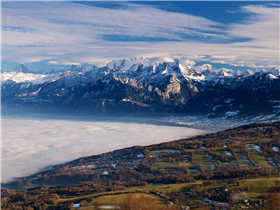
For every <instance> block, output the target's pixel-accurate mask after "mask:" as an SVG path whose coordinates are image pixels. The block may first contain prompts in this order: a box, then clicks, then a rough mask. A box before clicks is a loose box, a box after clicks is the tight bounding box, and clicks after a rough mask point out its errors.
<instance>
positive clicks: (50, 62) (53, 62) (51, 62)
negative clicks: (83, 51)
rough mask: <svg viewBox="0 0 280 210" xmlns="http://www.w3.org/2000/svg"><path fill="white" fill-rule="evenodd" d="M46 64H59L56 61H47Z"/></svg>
mask: <svg viewBox="0 0 280 210" xmlns="http://www.w3.org/2000/svg"><path fill="white" fill-rule="evenodd" d="M48 64H59V63H58V62H57V61H49V62H48Z"/></svg>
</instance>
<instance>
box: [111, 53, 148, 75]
mask: <svg viewBox="0 0 280 210" xmlns="http://www.w3.org/2000/svg"><path fill="white" fill-rule="evenodd" d="M140 65H143V66H150V65H151V61H150V60H149V59H147V58H146V57H144V56H139V57H135V58H130V59H127V58H124V59H122V60H114V61H111V62H109V63H108V64H107V67H109V68H111V69H116V70H120V71H123V72H124V71H128V70H130V68H132V67H133V70H135V69H137V67H138V66H140ZM136 66H137V67H136Z"/></svg>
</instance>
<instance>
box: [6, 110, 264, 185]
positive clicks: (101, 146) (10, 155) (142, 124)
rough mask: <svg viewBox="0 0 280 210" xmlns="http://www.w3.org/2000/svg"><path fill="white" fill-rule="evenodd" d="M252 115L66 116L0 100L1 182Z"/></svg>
mask: <svg viewBox="0 0 280 210" xmlns="http://www.w3.org/2000/svg"><path fill="white" fill-rule="evenodd" d="M256 119H257V120H259V119H260V117H258V118H243V119H238V118H236V119H235V118H230V119H225V118H214V119H209V118H207V116H197V115H193V116H185V115H176V116H173V115H164V116H163V115H155V116H133V115H127V116H122V117H120V116H74V115H71V116H70V115H68V114H61V113H60V114H54V113H46V112H44V113H42V112H35V111H32V112H31V111H30V110H26V109H18V108H16V109H6V108H5V107H3V106H2V182H8V181H11V180H12V179H13V178H15V177H23V176H28V175H31V174H33V173H36V172H38V171H39V170H41V169H42V168H44V167H47V166H50V165H56V164H61V163H64V162H68V161H71V160H74V159H76V158H79V157H83V156H90V155H97V154H100V153H104V152H109V151H113V150H116V149H121V148H125V147H130V146H134V145H142V146H144V145H150V144H155V143H161V142H166V141H172V140H177V139H180V138H187V137H191V136H194V135H199V134H204V133H211V132H216V131H218V130H224V129H227V128H231V127H236V126H239V125H242V124H249V123H252V122H256Z"/></svg>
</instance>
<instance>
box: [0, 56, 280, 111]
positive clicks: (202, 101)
mask: <svg viewBox="0 0 280 210" xmlns="http://www.w3.org/2000/svg"><path fill="white" fill-rule="evenodd" d="M1 78H2V84H1V89H2V103H5V104H9V105H12V106H31V107H32V106H39V107H45V108H48V109H53V110H68V111H70V110H71V111H73V110H74V111H75V112H76V113H83V114H86V113H91V114H99V113H123V114H127V113H150V112H158V113H161V112H162V113H166V112H167V113H208V114H209V115H216V114H225V113H226V112H229V111H231V112H236V113H239V114H242V113H243V114H245V115H246V114H247V113H248V111H250V112H252V113H260V112H267V113H270V114H276V115H277V116H278V114H279V109H278V108H275V107H277V106H278V105H279V101H280V79H279V78H280V75H279V68H272V69H269V70H267V69H251V70H249V69H248V70H247V71H245V72H241V71H239V70H232V69H225V68H221V69H212V67H211V66H210V65H203V66H200V67H190V66H183V65H182V64H181V63H179V62H174V63H167V62H164V63H160V64H155V63H152V62H151V61H150V60H148V59H147V58H145V57H139V58H135V59H123V60H120V61H112V62H110V63H108V64H107V66H105V67H101V68H98V67H96V66H72V67H71V69H70V70H63V71H60V72H56V73H51V72H48V73H46V74H42V72H40V73H35V72H34V71H31V70H29V69H28V68H26V67H25V66H24V65H23V64H20V65H19V66H18V67H16V68H15V69H14V71H13V72H3V73H2V75H1ZM215 107H216V108H215ZM252 107H253V108H252Z"/></svg>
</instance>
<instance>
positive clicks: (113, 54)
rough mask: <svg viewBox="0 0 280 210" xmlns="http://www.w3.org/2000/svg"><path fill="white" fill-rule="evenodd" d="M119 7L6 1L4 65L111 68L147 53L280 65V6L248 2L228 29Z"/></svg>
mask: <svg viewBox="0 0 280 210" xmlns="http://www.w3.org/2000/svg"><path fill="white" fill-rule="evenodd" d="M217 3H218V2H217ZM100 4H101V3H100ZM115 4H117V6H115V7H108V6H107V7H106V6H104V5H105V3H104V5H103V6H100V5H95V4H92V5H84V4H80V3H74V2H3V3H2V34H3V35H2V36H3V42H2V51H3V52H2V60H4V61H9V62H26V63H32V62H45V63H49V64H50V65H58V64H60V65H70V64H81V63H89V64H106V63H107V62H108V61H109V60H111V59H120V58H130V57H136V56H139V55H144V56H146V57H170V58H174V57H176V56H177V57H178V56H179V57H180V56H182V57H183V58H184V59H189V60H191V59H192V61H195V62H198V61H208V62H212V63H225V64H230V65H239V66H244V65H245V66H251V67H255V66H266V67H273V66H277V65H279V6H271V5H269V4H261V3H260V4H259V5H255V4H254V5H250V4H249V3H248V5H246V6H240V7H239V10H238V12H237V14H235V13H236V12H235V11H234V12H232V11H228V12H229V13H232V15H241V14H246V15H247V16H246V18H245V19H244V20H242V21H239V22H231V23H228V24H225V23H222V22H219V21H213V20H210V19H208V18H206V17H202V16H199V15H195V14H186V13H179V12H175V11H167V10H164V9H160V8H157V7H156V6H154V5H153V6H152V5H146V4H137V3H134V2H133V3H131V2H117V3H116V2H115ZM107 5H108V3H107Z"/></svg>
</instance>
